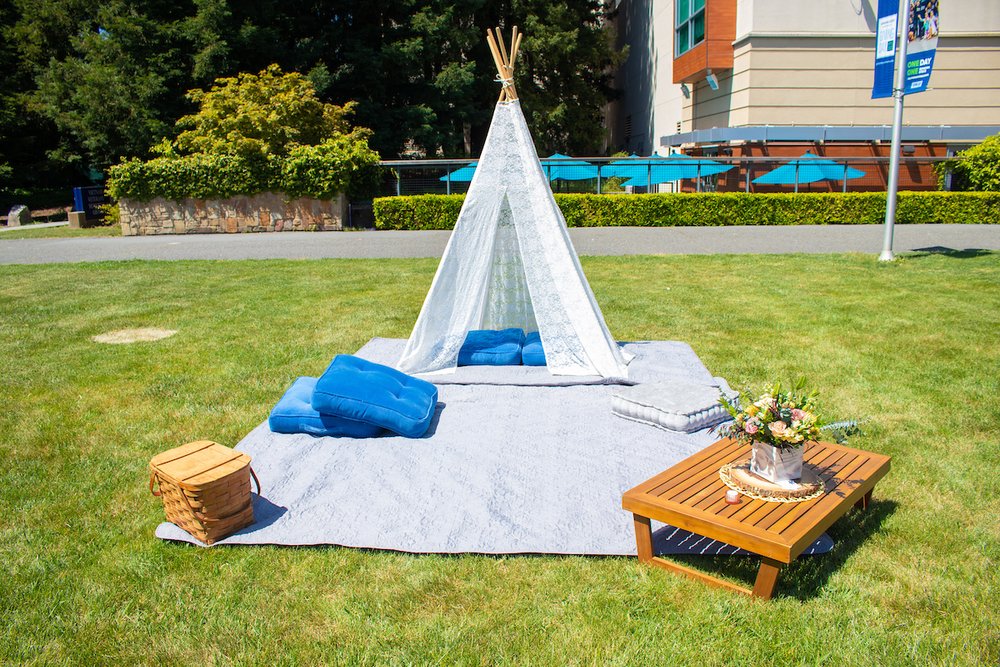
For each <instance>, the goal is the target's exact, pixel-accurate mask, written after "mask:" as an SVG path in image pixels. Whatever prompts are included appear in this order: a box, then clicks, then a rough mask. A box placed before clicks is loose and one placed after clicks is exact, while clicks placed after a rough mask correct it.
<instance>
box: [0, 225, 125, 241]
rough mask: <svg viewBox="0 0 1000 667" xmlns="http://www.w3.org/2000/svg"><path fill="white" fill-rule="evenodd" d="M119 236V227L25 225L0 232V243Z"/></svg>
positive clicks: (120, 229) (120, 230)
mask: <svg viewBox="0 0 1000 667" xmlns="http://www.w3.org/2000/svg"><path fill="white" fill-rule="evenodd" d="M121 235H122V228H121V225H107V226H105V225H101V226H98V227H84V228H82V229H70V228H69V227H39V228H37V229H32V227H31V226H30V225H26V226H24V227H21V228H20V229H11V230H10V231H4V232H0V241H8V240H11V239H71V238H80V237H95V236H97V237H104V236H121Z"/></svg>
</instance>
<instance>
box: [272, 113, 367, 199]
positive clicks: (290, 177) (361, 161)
mask: <svg viewBox="0 0 1000 667" xmlns="http://www.w3.org/2000/svg"><path fill="white" fill-rule="evenodd" d="M370 134H371V131H370V130H367V129H365V128H358V129H356V130H355V131H354V132H352V133H351V134H344V135H341V136H339V137H334V138H332V139H327V140H326V141H324V142H323V143H321V144H319V145H318V146H296V147H295V148H294V149H292V151H291V154H290V155H289V156H288V158H287V159H286V160H284V163H283V165H282V170H281V188H280V189H281V190H282V191H283V192H284V193H285V194H287V195H288V196H290V197H300V196H309V197H316V198H317V199H331V198H333V197H335V196H337V194H338V193H340V192H345V191H350V192H351V194H352V195H354V196H358V197H367V196H370V195H371V194H372V193H373V192H375V190H376V188H377V187H378V184H379V176H380V174H381V168H380V167H379V165H378V161H379V156H378V153H376V152H375V151H373V150H372V149H371V148H369V147H368V142H367V137H368V136H369V135H370Z"/></svg>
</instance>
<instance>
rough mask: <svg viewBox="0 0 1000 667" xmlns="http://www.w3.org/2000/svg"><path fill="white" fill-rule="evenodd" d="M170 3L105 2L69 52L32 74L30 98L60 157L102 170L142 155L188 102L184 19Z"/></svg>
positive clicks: (168, 130)
mask: <svg viewBox="0 0 1000 667" xmlns="http://www.w3.org/2000/svg"><path fill="white" fill-rule="evenodd" d="M175 7H176V5H175V4H174V3H170V2H160V3H158V2H145V3H142V5H141V10H140V9H139V6H138V5H137V4H136V3H131V2H126V1H124V0H112V1H111V2H106V3H105V4H103V5H102V6H101V7H100V8H99V9H98V11H97V14H96V21H95V23H94V24H93V27H92V28H90V29H87V30H84V31H82V32H81V34H79V35H77V36H76V37H74V38H73V39H72V40H71V44H72V49H73V52H72V53H70V54H68V55H67V56H66V57H65V58H63V59H61V60H57V59H52V60H50V61H49V63H48V66H47V67H46V68H45V69H44V70H43V71H42V72H41V73H40V74H39V75H38V76H37V78H36V81H37V86H38V87H37V91H36V92H35V95H34V100H35V103H36V104H37V107H38V108H39V109H40V110H41V111H42V112H43V113H45V114H46V115H47V116H48V117H49V118H51V119H52V120H53V121H54V122H55V124H56V126H57V127H58V128H59V130H60V131H61V133H62V135H63V142H62V145H61V147H60V149H61V151H62V153H63V157H64V159H66V160H67V161H74V160H78V161H82V162H84V163H85V164H87V166H89V167H93V168H96V169H100V170H104V169H106V168H107V167H108V166H109V165H111V164H114V163H115V162H117V161H118V160H119V159H120V158H121V157H122V156H132V155H142V154H145V153H146V151H147V150H148V148H149V147H150V146H151V145H153V144H154V143H156V142H157V141H158V140H159V139H161V138H162V137H164V136H165V135H166V134H167V133H169V132H170V128H171V126H172V124H173V121H174V120H175V119H176V118H177V117H179V116H180V115H181V114H182V113H183V112H184V111H186V110H187V109H188V108H189V107H188V105H187V102H186V101H185V100H184V98H183V96H182V94H181V92H182V91H183V90H184V89H185V88H186V87H187V86H188V84H189V82H190V76H191V75H190V70H191V67H190V64H189V62H188V53H189V49H188V41H187V40H186V39H185V38H186V35H185V33H184V30H183V28H184V25H185V22H184V21H183V19H184V18H185V17H184V16H181V17H180V18H181V20H177V10H176V8H175Z"/></svg>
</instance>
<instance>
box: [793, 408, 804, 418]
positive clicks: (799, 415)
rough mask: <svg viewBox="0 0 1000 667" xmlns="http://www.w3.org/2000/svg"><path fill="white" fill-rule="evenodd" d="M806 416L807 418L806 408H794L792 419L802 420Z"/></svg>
mask: <svg viewBox="0 0 1000 667" xmlns="http://www.w3.org/2000/svg"><path fill="white" fill-rule="evenodd" d="M805 418H806V412H805V410H799V409H798V408H795V409H793V410H792V419H794V420H795V421H802V420H803V419H805Z"/></svg>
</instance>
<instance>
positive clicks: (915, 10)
mask: <svg viewBox="0 0 1000 667" xmlns="http://www.w3.org/2000/svg"><path fill="white" fill-rule="evenodd" d="M939 12H940V10H939V1H938V0H910V15H909V16H908V17H907V18H908V20H909V23H908V27H909V29H908V30H907V33H908V37H909V40H908V43H907V46H906V94H907V95H909V94H910V93H922V92H923V91H925V90H927V84H928V82H930V80H931V69H932V68H933V67H934V53H935V52H936V51H937V42H938V28H939V25H938V24H939V16H940V14H939Z"/></svg>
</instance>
